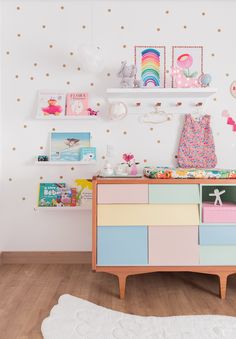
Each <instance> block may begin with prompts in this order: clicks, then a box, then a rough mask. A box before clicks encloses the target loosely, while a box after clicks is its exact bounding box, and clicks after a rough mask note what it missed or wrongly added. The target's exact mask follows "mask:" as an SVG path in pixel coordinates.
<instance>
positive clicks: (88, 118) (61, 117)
mask: <svg viewBox="0 0 236 339" xmlns="http://www.w3.org/2000/svg"><path fill="white" fill-rule="evenodd" d="M36 119H38V120H48V121H52V120H53V121H54V120H97V119H98V116H97V115H81V116H73V115H72V116H66V115H63V116H50V117H49V116H46V117H36Z"/></svg>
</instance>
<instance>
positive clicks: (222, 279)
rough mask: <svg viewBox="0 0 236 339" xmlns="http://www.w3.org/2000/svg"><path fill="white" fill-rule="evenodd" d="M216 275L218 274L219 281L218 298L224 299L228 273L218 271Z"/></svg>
mask: <svg viewBox="0 0 236 339" xmlns="http://www.w3.org/2000/svg"><path fill="white" fill-rule="evenodd" d="M218 276H219V283H220V298H221V299H225V297H226V288H227V278H228V274H227V273H219V274H218Z"/></svg>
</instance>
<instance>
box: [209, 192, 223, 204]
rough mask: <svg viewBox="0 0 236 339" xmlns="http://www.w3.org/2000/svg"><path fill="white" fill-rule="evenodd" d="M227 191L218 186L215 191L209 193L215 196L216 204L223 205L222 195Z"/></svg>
mask: <svg viewBox="0 0 236 339" xmlns="http://www.w3.org/2000/svg"><path fill="white" fill-rule="evenodd" d="M224 193H225V190H222V191H219V190H218V188H216V189H214V193H209V196H210V197H215V202H214V205H215V206H217V205H218V204H219V205H220V206H222V205H223V203H222V200H221V197H220V196H221V195H222V194H224Z"/></svg>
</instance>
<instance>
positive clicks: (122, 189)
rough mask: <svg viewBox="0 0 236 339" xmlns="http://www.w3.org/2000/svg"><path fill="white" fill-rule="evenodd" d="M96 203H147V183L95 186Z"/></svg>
mask: <svg viewBox="0 0 236 339" xmlns="http://www.w3.org/2000/svg"><path fill="white" fill-rule="evenodd" d="M97 193H98V204H124V203H128V204H147V203H148V185H142V184H140V185H139V184H132V185H131V184H129V185H125V184H124V185H123V184H122V185H120V184H114V185H109V184H104V185H98V186H97Z"/></svg>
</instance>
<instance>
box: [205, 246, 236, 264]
mask: <svg viewBox="0 0 236 339" xmlns="http://www.w3.org/2000/svg"><path fill="white" fill-rule="evenodd" d="M200 265H206V266H208V265H209V266H211V265H212V266H221V265H223V266H231V265H236V246H200Z"/></svg>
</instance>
